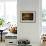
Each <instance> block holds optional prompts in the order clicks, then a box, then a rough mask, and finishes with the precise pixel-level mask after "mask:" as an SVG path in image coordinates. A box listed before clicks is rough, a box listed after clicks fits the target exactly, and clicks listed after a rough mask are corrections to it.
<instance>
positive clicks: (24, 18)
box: [20, 11, 36, 23]
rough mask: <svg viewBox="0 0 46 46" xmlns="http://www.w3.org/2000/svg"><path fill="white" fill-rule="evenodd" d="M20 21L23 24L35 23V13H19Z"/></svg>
mask: <svg viewBox="0 0 46 46" xmlns="http://www.w3.org/2000/svg"><path fill="white" fill-rule="evenodd" d="M20 21H21V22H23V23H35V22H36V11H20Z"/></svg>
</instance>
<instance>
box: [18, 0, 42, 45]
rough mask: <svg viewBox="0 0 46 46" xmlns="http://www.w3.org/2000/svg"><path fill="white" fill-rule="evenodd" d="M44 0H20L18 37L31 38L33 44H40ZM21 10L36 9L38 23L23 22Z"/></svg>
mask: <svg viewBox="0 0 46 46" xmlns="http://www.w3.org/2000/svg"><path fill="white" fill-rule="evenodd" d="M41 2H42V0H18V1H17V9H18V10H17V11H18V12H17V13H18V39H29V40H30V42H31V43H32V44H33V46H39V45H40V34H41V30H40V26H41V7H42V5H41ZM20 11H36V23H21V22H20Z"/></svg>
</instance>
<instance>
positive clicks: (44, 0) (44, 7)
mask: <svg viewBox="0 0 46 46" xmlns="http://www.w3.org/2000/svg"><path fill="white" fill-rule="evenodd" d="M42 9H46V0H42Z"/></svg>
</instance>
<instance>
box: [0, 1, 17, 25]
mask: <svg viewBox="0 0 46 46" xmlns="http://www.w3.org/2000/svg"><path fill="white" fill-rule="evenodd" d="M0 17H2V18H4V19H5V21H6V22H11V23H12V24H16V26H17V0H15V1H5V2H4V1H0Z"/></svg>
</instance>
